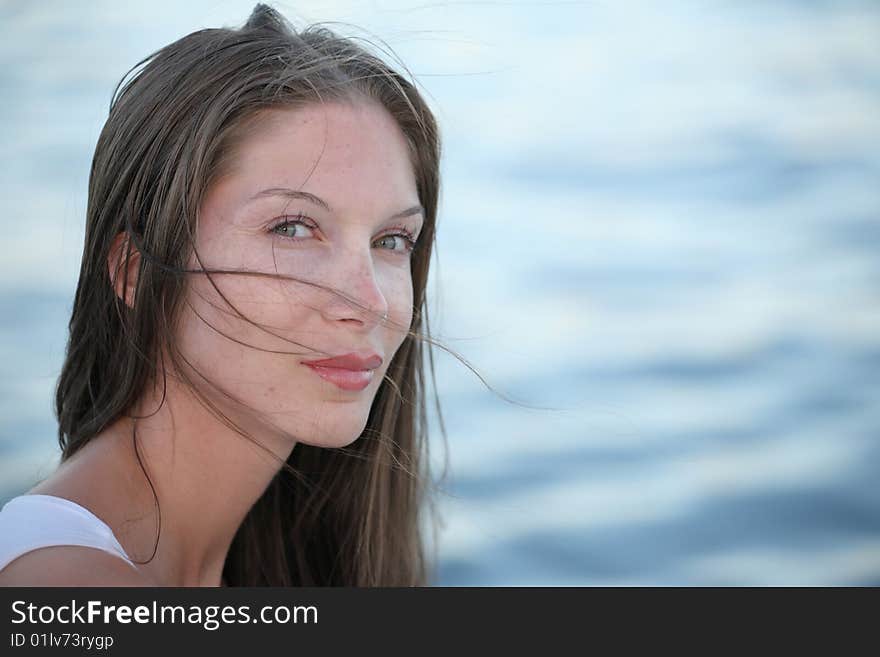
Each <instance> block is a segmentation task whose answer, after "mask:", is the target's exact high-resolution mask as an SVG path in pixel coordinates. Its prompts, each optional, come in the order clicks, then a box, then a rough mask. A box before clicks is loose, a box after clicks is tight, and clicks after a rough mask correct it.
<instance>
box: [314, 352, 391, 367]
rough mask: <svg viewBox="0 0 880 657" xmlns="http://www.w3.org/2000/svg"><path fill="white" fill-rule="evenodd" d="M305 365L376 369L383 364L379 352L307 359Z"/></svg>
mask: <svg viewBox="0 0 880 657" xmlns="http://www.w3.org/2000/svg"><path fill="white" fill-rule="evenodd" d="M303 364H305V365H312V366H317V367H330V368H335V369H341V370H355V371H357V370H361V371H363V370H374V369H376V368H377V367H379V366H380V365H381V364H382V358H381V357H380V356H379V354H356V353H350V354H343V355H342V356H334V357H333V358H325V359H323V360H306V361H303Z"/></svg>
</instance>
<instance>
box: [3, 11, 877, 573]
mask: <svg viewBox="0 0 880 657" xmlns="http://www.w3.org/2000/svg"><path fill="white" fill-rule="evenodd" d="M661 4H662V7H661ZM117 5H118V3H110V2H106V3H94V5H93V6H89V7H88V8H86V7H82V6H79V7H74V5H71V4H66V3H64V4H55V5H51V4H50V5H36V4H35V3H34V4H19V5H5V6H4V7H3V8H2V9H0V25H2V27H0V63H2V64H3V66H0V137H2V143H3V144H4V146H5V147H6V157H4V160H3V163H2V165H0V167H2V168H0V193H2V196H3V198H4V213H3V217H2V222H3V228H4V236H5V239H4V240H3V243H4V250H5V252H4V258H3V261H2V262H0V270H2V273H3V277H2V285H0V315H2V317H3V323H2V328H0V330H2V332H3V336H2V337H3V339H2V340H0V349H2V356H3V357H2V358H0V390H2V394H0V498H3V499H5V498H8V497H10V496H12V495H14V494H17V493H18V492H20V491H22V490H24V489H26V488H27V487H29V486H30V484H31V483H32V482H33V481H34V480H36V479H37V478H39V477H42V476H45V475H46V474H48V473H49V472H50V471H51V468H52V466H53V464H54V462H55V458H56V457H55V450H56V447H55V425H54V421H53V419H52V415H51V400H52V393H53V386H54V383H55V378H56V376H57V373H58V369H59V367H60V363H61V358H62V355H63V347H64V337H65V327H66V321H67V316H68V313H69V309H70V304H71V300H72V294H73V289H74V286H75V282H76V275H77V270H78V266H79V257H80V251H81V248H82V230H83V215H84V212H85V200H86V182H87V175H88V167H89V162H90V158H91V153H92V150H93V148H94V142H95V140H96V138H97V135H98V132H99V131H100V128H101V125H102V123H103V120H104V118H105V116H106V109H107V106H108V103H109V100H110V94H111V93H112V90H113V87H114V86H115V84H116V82H117V81H118V79H119V77H120V76H121V75H122V74H123V73H124V72H125V70H126V69H127V68H128V67H129V66H130V65H132V64H134V63H135V62H136V61H138V60H139V59H140V58H141V57H143V56H144V55H146V54H147V53H149V52H151V51H152V50H154V49H155V48H158V47H160V46H162V45H164V44H165V43H168V42H169V41H171V40H172V39H175V38H177V37H179V36H182V35H183V34H185V33H187V32H190V31H192V30H195V29H198V28H200V27H204V26H216V25H222V24H235V23H239V22H241V21H242V20H244V18H245V16H246V15H247V13H248V11H249V9H250V7H251V3H247V2H222V3H217V2H193V3H187V8H186V9H181V8H180V7H178V6H176V5H174V4H173V3H167V2H156V3H151V4H150V6H149V7H141V8H120V7H118V6H117ZM624 5H625V6H624ZM279 6H281V7H282V8H284V9H287V10H288V14H289V15H290V16H294V15H295V14H294V13H293V11H292V10H291V9H290V8H289V7H287V6H286V5H279ZM295 9H296V11H297V12H299V16H300V17H302V18H303V19H308V20H344V21H349V22H352V23H354V24H356V25H360V26H363V27H364V28H367V29H368V30H370V31H371V32H372V33H373V34H375V35H378V36H381V37H383V38H384V39H385V40H386V41H387V42H388V43H389V44H390V45H391V46H392V47H393V48H394V49H395V50H396V51H397V52H398V53H399V54H400V56H401V58H402V59H403V60H404V61H405V62H406V63H407V64H408V65H409V67H410V68H411V69H412V70H413V72H414V73H416V74H417V75H418V76H419V78H420V80H421V82H422V84H423V86H424V87H425V89H426V90H427V91H428V92H429V93H430V95H431V98H432V103H433V105H434V107H435V109H436V110H437V113H438V117H439V119H440V122H441V126H442V128H443V135H444V139H445V153H444V156H445V160H444V164H443V172H444V190H443V199H442V203H441V218H440V226H439V232H438V260H437V261H436V263H435V264H436V266H435V268H434V270H433V272H432V275H433V278H432V281H431V286H430V295H431V299H432V301H431V316H432V318H434V320H435V328H436V330H437V337H438V338H439V339H440V340H441V341H443V342H444V343H445V344H447V345H449V346H450V347H451V348H453V349H455V350H456V351H458V352H460V353H461V354H462V355H463V356H465V357H466V358H467V359H468V360H469V361H470V362H472V363H473V364H474V365H475V366H476V367H477V369H478V370H479V371H480V373H481V374H482V375H484V376H485V377H487V379H488V381H489V382H490V384H491V385H492V386H494V387H495V388H497V389H498V390H500V391H501V392H503V393H504V394H506V395H509V396H511V397H513V398H515V399H516V400H518V401H521V402H524V403H526V404H530V405H533V406H540V407H551V408H552V409H554V410H536V409H529V408H523V407H521V406H516V405H513V404H510V403H507V402H505V401H504V400H502V399H500V398H499V397H497V396H494V395H493V394H491V393H490V392H489V391H487V390H486V389H485V388H484V387H483V386H482V384H481V383H480V382H479V380H478V379H477V378H476V377H475V376H474V375H473V374H471V373H470V372H469V371H468V370H467V369H466V368H465V367H464V366H463V365H461V364H460V363H458V362H457V361H456V360H455V359H454V358H452V357H450V356H448V355H445V354H443V353H442V352H440V354H439V355H438V390H439V393H440V396H441V400H442V402H443V407H444V419H445V421H446V426H447V430H448V438H449V443H448V447H449V452H448V457H449V466H450V470H449V472H450V476H449V479H448V481H447V482H446V493H445V494H444V495H442V496H441V497H440V510H441V512H442V516H443V518H444V520H445V527H444V528H443V529H442V531H441V532H440V534H439V536H438V544H437V547H438V551H439V555H440V570H439V580H438V583H439V584H441V585H488V586H491V585H540V584H545V585H583V584H625V585H628V584H757V585H763V584H796V585H798V584H819V585H824V584H874V585H876V584H880V484H878V477H877V474H876V473H877V472H878V470H880V257H878V253H880V184H878V183H880V7H878V5H877V4H876V3H870V2H833V3H832V2H827V3H826V2H810V3H806V2H781V3H773V4H772V5H770V4H769V3H762V2H737V3H731V2H721V1H720V0H719V1H718V2H712V3H697V2H670V3H651V2H647V1H645V2H636V3H617V2H583V3H578V2H573V3H556V2H552V3H551V2H547V3H539V2H528V3H433V4H432V3H429V4H412V5H407V4H405V3H391V4H386V3H383V4H382V7H381V8H377V7H376V6H375V4H374V3H355V2H350V3H345V2H342V3H336V4H334V5H333V6H332V8H329V9H328V7H327V5H326V4H325V5H324V6H323V7H322V3H308V2H306V3H297V4H296V7H295ZM435 426H436V423H435ZM435 438H436V441H435V444H434V456H435V459H436V466H437V468H438V469H439V468H440V467H441V466H442V461H443V457H444V450H443V445H442V444H441V441H440V440H439V435H438V434H437V432H435Z"/></svg>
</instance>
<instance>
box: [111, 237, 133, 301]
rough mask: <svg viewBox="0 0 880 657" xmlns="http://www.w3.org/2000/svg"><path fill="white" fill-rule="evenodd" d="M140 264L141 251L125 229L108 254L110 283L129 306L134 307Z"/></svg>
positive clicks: (114, 241)
mask: <svg viewBox="0 0 880 657" xmlns="http://www.w3.org/2000/svg"><path fill="white" fill-rule="evenodd" d="M126 258H127V261H126ZM140 264H141V253H140V251H138V250H137V248H135V246H134V245H133V244H132V243H131V240H130V239H129V237H128V233H126V232H125V231H123V232H121V233H119V234H118V235H117V236H116V237H114V238H113V244H111V245H110V253H109V255H108V256H107V267H108V270H109V273H110V284H111V285H112V286H113V289H114V290H115V291H116V296H117V297H119V298H120V299H122V300H123V301H124V302H125V305H126V306H128V307H129V308H133V307H134V291H135V287H136V286H137V279H138V268H139V267H140Z"/></svg>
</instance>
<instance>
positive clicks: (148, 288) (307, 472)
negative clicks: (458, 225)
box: [56, 4, 442, 586]
mask: <svg viewBox="0 0 880 657" xmlns="http://www.w3.org/2000/svg"><path fill="white" fill-rule="evenodd" d="M136 69H139V70H137V72H136V73H134V74H133V75H132V77H131V78H130V79H129V80H128V81H127V82H125V80H126V78H127V77H128V76H129V75H130V74H132V72H133V71H135V70H136ZM123 82H124V83H125V84H123ZM357 97H365V98H369V99H372V100H375V101H378V102H379V103H381V105H382V106H383V107H384V108H385V109H386V110H387V111H388V112H389V113H390V115H391V116H392V117H393V118H394V119H395V120H396V122H397V124H398V125H399V126H400V128H401V130H402V131H403V134H404V135H405V137H406V139H407V142H408V145H409V147H410V155H411V159H412V165H413V170H414V173H415V179H416V185H417V190H418V195H419V198H420V202H421V205H422V206H423V208H424V211H425V214H424V225H423V229H422V234H421V237H420V239H419V242H418V245H417V247H416V249H415V250H414V252H413V254H412V261H411V263H412V264H411V268H412V287H413V306H414V307H413V321H412V324H411V326H410V327H408V328H409V331H408V333H407V336H406V338H405V340H404V341H403V343H402V345H401V346H400V348H399V350H398V351H397V353H396V354H395V356H394V358H393V360H392V362H391V363H390V365H389V367H388V371H387V374H386V376H385V380H383V382H382V384H381V386H380V387H379V389H378V391H377V394H376V397H375V400H374V402H373V405H372V407H371V409H370V413H369V418H368V421H367V425H366V428H365V430H364V431H363V433H362V435H361V436H360V437H359V439H358V440H356V441H355V442H354V443H353V444H352V445H350V446H349V447H347V448H340V449H329V448H321V447H313V446H309V445H305V444H298V445H297V446H296V448H295V449H294V450H293V452H292V453H291V456H290V457H289V458H288V459H287V462H286V463H284V464H282V467H281V468H280V470H279V472H278V474H277V475H276V476H275V478H274V479H273V480H272V482H271V483H270V484H269V486H268V488H267V489H266V491H265V493H264V494H263V495H262V497H260V499H259V500H258V501H257V502H256V504H255V505H254V506H253V507H252V509H251V510H250V512H249V513H248V515H247V516H246V518H245V520H244V522H243V523H242V525H241V527H240V528H239V530H238V532H237V534H236V536H235V538H234V540H233V543H232V545H231V548H230V551H229V554H228V557H227V560H226V563H225V566H224V571H223V574H224V577H225V579H226V581H227V583H228V584H229V585H230V586H235V585H238V586H262V585H271V586H292V585H304V586H315V585H348V586H377V585H379V586H412V585H423V584H427V583H429V581H430V579H431V577H432V574H431V568H432V562H431V560H429V559H428V558H427V555H426V547H425V543H424V541H423V536H422V531H423V529H424V527H425V526H426V525H425V523H424V519H425V515H424V513H425V511H428V510H430V511H432V513H431V515H430V519H431V520H435V517H434V514H433V504H432V503H431V502H432V500H431V495H430V493H431V492H432V490H433V482H432V480H431V476H430V472H429V467H428V461H429V457H428V443H427V425H428V417H427V408H426V397H427V389H426V369H425V368H426V366H425V362H426V361H427V363H428V364H429V365H430V374H431V377H432V379H433V377H434V366H433V355H432V352H431V344H432V342H433V341H432V340H431V338H430V329H429V323H428V306H427V303H426V299H425V287H426V284H427V279H428V269H429V264H430V260H431V255H432V251H433V249H434V236H435V224H436V217H437V204H438V196H439V185H440V176H439V160H440V140H439V134H438V129H437V124H436V121H435V119H434V116H433V115H432V112H431V111H430V109H429V107H428V105H427V104H426V102H425V100H424V99H423V98H422V96H421V94H420V93H419V91H418V90H417V88H416V85H415V83H414V82H411V81H409V80H408V79H407V77H405V76H404V75H403V74H401V73H398V72H397V71H395V70H394V69H392V68H391V67H390V66H389V65H387V64H386V63H385V62H384V61H383V60H382V59H381V58H380V57H379V56H377V55H375V54H372V53H371V52H369V51H368V49H367V48H366V47H365V46H362V45H360V44H359V43H357V42H356V41H355V40H354V39H351V38H343V37H340V36H338V35H337V34H335V33H334V32H333V31H331V30H329V29H327V28H325V27H321V26H311V27H308V28H306V29H303V30H301V31H297V30H295V29H294V28H293V27H292V26H291V25H290V24H289V23H288V22H287V21H286V20H285V19H284V18H283V17H282V16H281V15H279V14H278V13H277V12H276V11H275V10H273V9H271V8H269V7H267V6H266V5H262V4H259V5H257V6H256V7H255V9H254V10H253V13H252V14H251V16H250V18H249V20H248V21H247V23H246V24H245V25H244V26H243V27H241V28H240V29H227V28H222V29H205V30H200V31H197V32H194V33H192V34H189V35H187V36H185V37H183V38H182V39H179V40H178V41H175V42H174V43H171V44H170V45H168V46H166V47H164V48H162V49H161V50H159V51H157V52H155V53H153V54H152V55H150V56H149V57H147V58H146V59H144V60H143V61H141V62H139V63H138V64H137V65H136V66H135V67H133V68H132V69H131V70H130V71H129V73H128V74H126V76H124V77H123V79H122V80H121V81H120V84H119V86H117V88H116V91H115V92H114V97H113V100H112V102H111V106H110V113H109V117H108V119H107V122H106V124H105V126H104V128H103V130H102V132H101V135H100V137H99V139H98V143H97V146H96V148H95V155H94V159H93V162H92V168H91V174H90V178H89V196H88V208H87V220H86V234H85V244H84V250H83V259H82V267H81V270H80V275H79V283H78V286H77V290H76V296H75V300H74V304H73V311H72V315H71V319H70V336H69V342H68V347H67V354H66V358H65V361H64V364H63V368H62V371H61V375H60V378H59V381H58V387H57V392H56V413H57V416H58V422H59V429H58V432H59V443H60V445H61V450H62V457H61V458H62V460H66V459H67V458H69V457H70V456H72V455H73V454H74V453H75V452H76V451H77V450H79V449H80V448H81V447H82V446H83V445H85V444H86V443H87V442H88V441H89V440H90V439H92V438H93V437H94V436H95V435H97V434H98V433H99V432H101V431H102V430H103V429H105V428H106V427H108V426H109V425H110V424H111V423H113V422H114V421H116V420H117V419H119V418H120V417H124V416H133V409H134V408H135V405H136V403H137V402H138V400H139V399H141V397H142V395H143V394H144V392H145V390H146V389H147V386H148V385H156V384H157V382H158V385H160V386H161V385H164V384H163V382H164V377H165V375H166V374H165V372H166V370H165V364H164V363H163V362H162V359H161V357H160V354H161V355H164V354H166V353H167V355H168V358H169V359H170V364H171V365H173V366H174V368H175V370H176V371H182V370H184V369H185V368H182V367H180V358H181V354H180V353H179V352H178V351H176V349H175V345H174V340H173V335H174V331H173V328H174V326H175V319H176V317H177V316H178V313H179V310H180V308H181V306H182V304H183V303H184V301H183V299H184V295H185V292H186V289H187V288H186V277H187V276H188V275H191V274H193V273H194V270H188V269H187V262H188V259H189V257H190V256H191V255H192V254H193V249H194V242H193V236H194V233H195V230H196V227H197V224H198V212H199V208H200V206H201V201H202V199H203V198H204V197H205V195H206V192H207V190H208V189H209V188H210V186H211V184H212V182H213V181H215V180H217V179H218V177H219V176H221V175H222V174H223V172H224V171H225V170H226V167H227V166H228V165H229V164H230V161H231V160H232V159H233V156H234V152H235V148H236V144H239V143H240V142H241V140H242V139H244V138H245V137H246V135H247V134H248V131H249V130H250V129H251V127H252V126H254V125H256V123H257V121H256V119H257V118H258V117H259V116H260V112H261V111H262V110H269V109H273V108H288V107H298V106H302V105H304V104H306V103H314V102H321V101H324V100H327V99H343V98H348V99H350V98H357ZM119 233H125V234H126V235H127V238H128V239H127V240H126V243H127V245H128V248H127V250H126V253H125V262H126V264H127V262H128V258H130V257H131V255H132V253H133V252H134V250H136V252H137V253H138V254H139V255H140V262H139V263H138V264H137V280H136V282H135V285H136V287H135V292H134V297H133V301H132V303H131V304H126V303H125V302H124V301H122V300H121V299H120V298H119V297H118V296H117V293H116V291H115V290H114V284H113V280H112V278H111V276H110V272H109V271H108V266H107V263H108V256H109V254H110V250H111V248H112V245H113V241H114V237H115V236H117V235H118V234H119ZM196 255H197V254H196ZM127 270H128V267H127V266H123V267H121V268H120V271H123V272H125V275H127ZM195 273H197V274H198V275H208V276H209V278H210V273H211V272H207V271H205V270H204V269H200V270H195ZM215 273H216V272H215ZM223 273H226V272H223ZM403 328H404V329H405V328H407V327H403ZM435 404H436V409H437V413H438V419H439V420H440V424H441V428H442V417H440V406H439V400H438V399H437V398H436V391H435ZM213 410H214V411H215V413H216V412H218V411H217V409H213ZM221 415H222V413H221ZM218 418H219V419H223V418H220V416H218ZM239 432H240V433H242V435H246V434H244V432H241V431H239ZM135 447H137V441H136V437H135ZM142 467H143V466H142ZM144 474H145V475H146V471H144ZM148 479H149V478H148ZM151 485H152V484H151ZM156 501H157V504H158V499H157V500H156ZM432 526H434V525H432ZM160 530H161V516H160ZM157 544H158V539H157Z"/></svg>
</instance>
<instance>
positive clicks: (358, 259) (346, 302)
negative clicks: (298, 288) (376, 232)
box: [324, 252, 388, 330]
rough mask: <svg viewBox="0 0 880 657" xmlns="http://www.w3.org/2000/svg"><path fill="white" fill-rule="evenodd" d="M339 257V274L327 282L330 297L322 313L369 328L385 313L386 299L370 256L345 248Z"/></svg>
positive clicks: (381, 318) (334, 319)
mask: <svg viewBox="0 0 880 657" xmlns="http://www.w3.org/2000/svg"><path fill="white" fill-rule="evenodd" d="M342 260H343V261H344V263H345V264H343V265H342V266H340V267H339V268H338V270H339V274H340V275H339V276H338V277H333V278H334V280H335V281H336V284H335V285H332V284H328V287H332V288H333V289H331V290H330V291H328V294H329V296H330V299H329V301H328V303H327V306H326V307H325V310H324V314H325V315H326V316H327V318H328V319H330V320H332V321H346V322H348V323H354V324H357V325H358V326H359V327H363V328H364V329H365V330H369V329H371V328H373V327H374V326H375V325H376V324H378V323H379V322H381V321H383V317H384V316H386V315H387V313H388V302H387V300H386V299H385V295H384V294H383V293H382V289H381V288H380V286H379V282H378V280H377V277H376V272H375V268H374V267H373V261H372V258H371V257H370V256H369V255H368V256H366V257H363V256H359V255H358V256H355V255H353V254H352V253H351V252H349V253H348V255H346V256H343V257H342ZM334 290H335V291H334Z"/></svg>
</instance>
